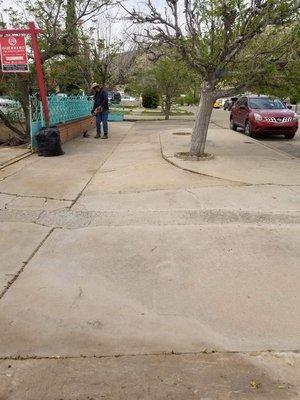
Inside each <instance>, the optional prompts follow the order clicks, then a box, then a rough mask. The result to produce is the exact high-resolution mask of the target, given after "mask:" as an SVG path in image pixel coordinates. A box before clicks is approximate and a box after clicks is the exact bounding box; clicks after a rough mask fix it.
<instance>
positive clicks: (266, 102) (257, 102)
mask: <svg viewBox="0 0 300 400" xmlns="http://www.w3.org/2000/svg"><path fill="white" fill-rule="evenodd" d="M250 108H254V109H257V110H259V109H261V110H281V109H283V108H286V107H285V105H284V104H283V103H282V102H281V101H280V100H279V99H271V98H268V97H256V98H252V99H250Z"/></svg>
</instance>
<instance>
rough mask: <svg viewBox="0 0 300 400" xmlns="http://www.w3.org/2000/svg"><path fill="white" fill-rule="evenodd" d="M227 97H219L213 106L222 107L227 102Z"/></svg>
mask: <svg viewBox="0 0 300 400" xmlns="http://www.w3.org/2000/svg"><path fill="white" fill-rule="evenodd" d="M225 101H226V99H217V100H216V101H215V102H214V104H213V107H214V108H222V107H223V105H224V103H225Z"/></svg>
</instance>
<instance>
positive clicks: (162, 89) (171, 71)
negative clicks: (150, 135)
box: [151, 57, 187, 120]
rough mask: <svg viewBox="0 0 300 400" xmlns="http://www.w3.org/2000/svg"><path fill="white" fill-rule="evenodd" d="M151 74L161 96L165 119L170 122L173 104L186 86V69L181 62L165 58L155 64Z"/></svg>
mask: <svg viewBox="0 0 300 400" xmlns="http://www.w3.org/2000/svg"><path fill="white" fill-rule="evenodd" d="M151 72H152V74H153V77H154V80H155V84H156V88H157V91H158V93H159V94H160V99H161V105H162V110H163V113H164V115H165V119H166V120H168V119H169V118H170V114H171V106H172V103H173V102H174V100H175V99H177V97H178V95H179V94H180V92H181V90H182V89H184V88H185V86H186V85H185V84H186V75H187V74H186V67H185V65H184V64H183V63H182V62H181V61H178V60H176V59H174V58H170V57H164V58H161V59H159V60H158V61H157V62H156V63H155V64H154V67H153V68H152V71H151Z"/></svg>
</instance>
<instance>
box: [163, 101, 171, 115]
mask: <svg viewBox="0 0 300 400" xmlns="http://www.w3.org/2000/svg"><path fill="white" fill-rule="evenodd" d="M164 113H165V120H169V119H170V115H171V98H170V96H166V100H165V107H164Z"/></svg>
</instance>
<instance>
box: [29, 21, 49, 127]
mask: <svg viewBox="0 0 300 400" xmlns="http://www.w3.org/2000/svg"><path fill="white" fill-rule="evenodd" d="M28 26H29V31H30V35H31V43H32V49H33V54H34V61H35V67H36V75H37V82H38V86H39V91H40V96H41V100H42V105H43V112H44V118H45V125H46V127H49V125H50V118H49V109H48V103H47V92H46V85H45V81H44V75H43V68H42V62H41V53H40V49H39V44H38V39H37V32H38V30H37V29H36V27H35V23H34V22H33V21H30V22H29V23H28Z"/></svg>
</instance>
